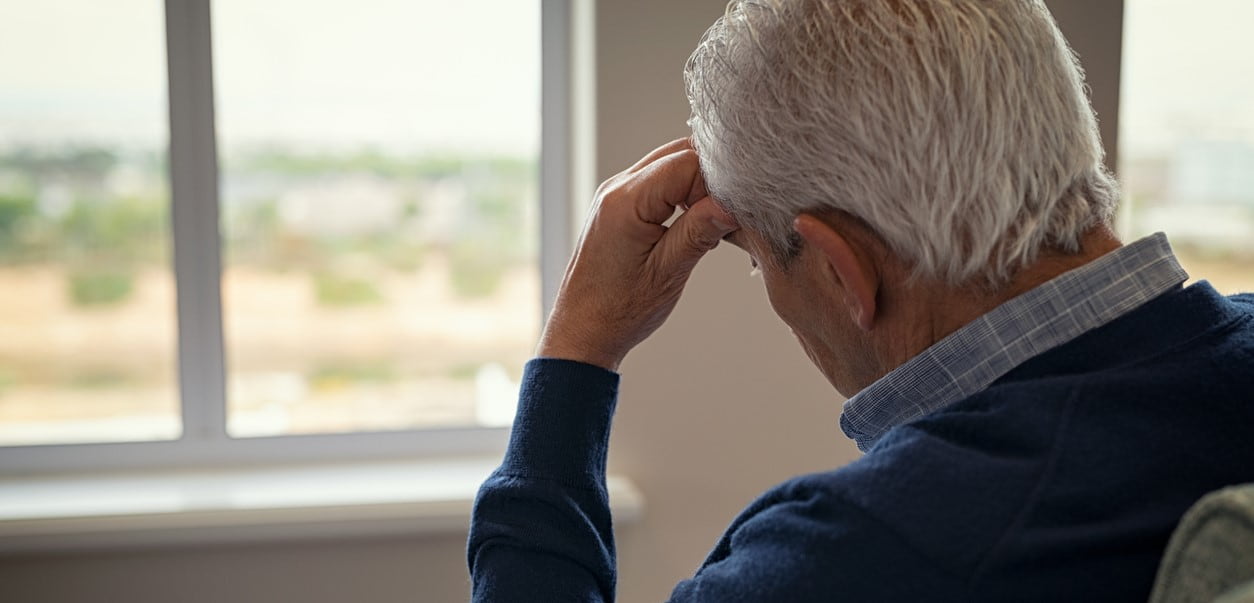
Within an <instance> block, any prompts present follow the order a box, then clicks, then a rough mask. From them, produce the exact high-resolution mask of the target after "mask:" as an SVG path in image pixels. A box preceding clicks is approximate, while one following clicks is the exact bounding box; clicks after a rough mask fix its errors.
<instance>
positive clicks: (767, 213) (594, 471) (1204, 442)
mask: <svg viewBox="0 0 1254 603" xmlns="http://www.w3.org/2000/svg"><path fill="white" fill-rule="evenodd" d="M685 78H686V80H687V84H688V94H689V100H690V103H691V105H692V119H691V121H690V124H691V126H692V137H691V140H690V141H689V140H678V141H675V142H672V143H669V144H667V145H664V146H662V147H660V148H659V149H657V150H656V151H654V152H653V153H651V154H649V155H648V156H646V157H645V158H643V159H642V160H640V162H639V163H637V164H636V165H634V166H632V167H631V168H629V169H627V170H626V171H624V172H623V173H621V174H619V175H617V176H615V177H613V178H611V179H610V180H609V181H607V182H606V183H605V184H604V185H602V187H601V189H600V190H599V192H598V194H597V205H596V209H595V212H594V214H593V217H592V219H591V221H590V222H589V224H588V227H587V230H586V232H585V233H584V237H583V240H582V241H581V243H580V245H579V250H578V252H577V253H576V254H575V256H574V258H573V259H572V260H571V263H570V267H569V269H568V270H567V273H566V278H565V282H564V284H563V286H562V289H561V293H560V294H559V297H558V300H557V305H556V307H555V309H554V311H553V314H552V316H551V317H550V318H549V321H548V324H547V326H546V328H545V332H544V335H543V338H542V340H541V342H540V346H539V350H538V356H539V358H537V359H536V360H533V361H532V362H531V363H529V364H528V366H527V369H526V376H525V378H524V381H523V386H522V392H521V399H520V401H519V408H518V416H517V419H516V421H515V423H514V431H513V434H512V438H511V440H510V445H509V449H508V452H507V454H506V457H505V461H504V463H503V464H502V465H501V467H500V469H498V470H497V471H496V473H494V474H493V475H492V477H490V478H489V479H488V481H487V482H486V483H485V484H484V485H483V488H482V490H481V491H480V494H479V499H478V501H477V503H476V507H475V511H474V517H473V524H472V529H471V535H470V545H469V561H470V568H471V573H472V577H473V582H474V596H475V599H476V600H484V601H487V600H492V601H576V600H577V601H593V600H596V601H601V600H605V601H608V600H611V599H613V597H614V584H615V577H616V574H615V566H614V563H615V562H614V543H613V538H612V534H611V523H610V514H609V509H608V507H607V504H606V491H605V481H604V480H605V455H606V446H607V438H608V434H609V429H610V419H611V415H612V414H613V409H614V404H615V397H616V388H617V383H618V376H617V374H616V373H615V371H617V370H618V367H619V363H620V362H621V361H622V360H623V357H624V356H625V355H626V354H627V353H628V351H629V350H631V348H632V347H633V346H635V345H636V344H638V343H640V342H641V341H642V340H643V339H645V338H646V337H647V336H648V335H649V334H650V333H652V332H653V331H654V330H655V329H657V328H658V327H660V326H661V325H662V323H663V322H664V321H665V320H666V317H667V315H668V314H669V312H670V311H671V309H672V308H673V307H674V305H675V303H676V301H677V300H678V298H679V295H680V292H681V291H682V289H683V286H684V283H685V281H686V280H687V278H688V275H689V273H690V272H691V270H692V269H693V267H694V266H695V265H696V264H697V262H698V260H699V259H700V258H701V256H702V255H703V254H704V253H705V252H706V251H708V250H709V249H711V248H713V247H714V246H716V245H717V244H718V243H719V241H720V240H723V239H726V240H728V241H730V242H731V243H732V244H734V245H736V246H737V247H740V248H742V249H744V250H745V251H746V252H748V254H749V256H750V258H751V259H752V260H751V261H752V262H753V263H754V264H755V265H756V266H757V267H759V268H760V269H761V271H762V274H763V276H764V280H765V285H766V290H767V292H768V294H769V297H770V300H771V304H772V306H773V307H774V309H775V311H776V312H777V313H778V314H779V315H780V316H781V317H782V318H783V319H784V321H785V322H786V323H787V324H788V325H789V326H790V327H791V328H792V330H793V332H794V333H795V334H796V336H797V339H798V340H799V341H800V342H801V345H802V347H804V348H805V351H806V353H807V354H808V355H809V357H810V358H811V359H812V360H813V362H814V364H815V365H816V366H817V367H818V368H819V370H820V371H822V372H823V374H824V375H825V376H826V377H827V378H828V380H829V381H830V382H831V384H832V385H833V386H834V387H835V388H836V389H837V390H838V391H840V392H841V393H842V394H845V395H847V396H849V399H848V401H847V402H846V403H845V408H844V414H843V416H842V418H841V428H842V429H843V430H844V432H845V433H846V434H847V435H848V436H849V437H851V438H853V439H854V440H855V441H856V442H857V444H858V446H859V448H861V449H862V450H863V451H865V452H866V454H865V456H863V457H862V458H861V459H859V460H857V461H856V462H854V463H852V464H850V465H848V466H846V467H843V468H840V469H836V470H833V471H830V472H826V473H820V474H816V475H809V476H805V477H801V478H797V479H794V480H791V481H788V482H786V483H784V484H782V485H780V486H778V487H776V488H774V489H772V490H770V491H769V492H767V493H765V494H764V495H762V497H761V498H759V499H758V500H757V501H756V502H754V503H753V504H752V505H751V506H750V507H749V508H748V509H746V510H745V511H744V512H743V513H742V514H741V515H740V517H739V518H737V519H736V520H735V521H734V522H733V523H732V525H731V526H730V527H729V528H728V529H727V532H726V534H725V535H724V536H723V538H722V539H721V540H720V541H719V542H718V543H717V544H716V545H715V546H714V549H713V551H712V552H711V553H710V555H709V557H708V558H707V559H706V560H705V562H704V564H702V565H701V567H700V569H699V570H698V571H697V572H696V575H695V576H693V577H692V578H691V579H690V580H686V581H684V582H681V583H680V584H679V585H678V586H677V587H676V588H675V590H674V593H673V595H672V598H673V600H674V601H786V602H796V601H834V600H845V601H883V600H900V601H907V600H909V601H914V600H925V601H1012V600H1013V601H1026V600H1040V601H1060V600H1093V601H1144V600H1145V599H1146V597H1147V596H1148V594H1149V591H1150V587H1151V584H1152V582H1153V578H1154V573H1155V569H1156V568H1157V566H1158V561H1159V558H1160V557H1161V555H1162V552H1163V549H1164V546H1165V545H1166V542H1167V539H1168V537H1169V535H1170V533H1171V531H1172V529H1173V527H1174V526H1175V524H1176V522H1177V521H1178V520H1179V518H1180V516H1181V515H1182V514H1183V513H1184V511H1185V509H1187V508H1188V507H1189V505H1190V504H1191V503H1193V502H1194V501H1196V500H1197V499H1198V498H1199V497H1201V496H1202V495H1203V494H1204V493H1206V492H1208V491H1211V490H1214V489H1217V488H1220V487H1223V486H1225V485H1229V484H1234V483H1239V482H1243V481H1254V436H1251V433H1250V430H1251V426H1254V296H1250V295H1245V296H1234V297H1227V298H1225V297H1223V296H1220V295H1218V294H1217V293H1216V292H1215V291H1214V290H1213V289H1212V288H1211V287H1210V286H1209V285H1207V284H1206V283H1199V284H1195V285H1192V286H1189V287H1184V286H1183V283H1184V281H1185V280H1186V278H1187V276H1186V274H1185V273H1184V271H1183V270H1182V269H1181V268H1180V266H1179V264H1177V262H1176V260H1175V258H1174V257H1173V255H1172V252H1171V249H1170V247H1169V246H1168V244H1167V240H1166V239H1165V237H1164V236H1163V235H1161V234H1158V235H1154V236H1151V237H1148V238H1145V239H1141V240H1139V241H1135V242H1132V243H1130V244H1127V245H1123V244H1121V242H1120V241H1119V240H1118V239H1117V238H1116V237H1115V235H1114V234H1113V233H1112V231H1111V227H1110V224H1111V217H1112V215H1113V213H1114V210H1115V205H1116V200H1117V192H1116V187H1115V184H1114V182H1113V181H1112V179H1111V177H1110V175H1109V174H1108V173H1107V172H1106V171H1105V170H1104V169H1103V167H1102V159H1103V157H1102V147H1101V144H1100V141H1099V139H1098V135H1097V130H1096V127H1095V120H1094V116H1093V113H1092V110H1091V108H1090V107H1089V104H1088V102H1087V100H1086V98H1085V93H1084V88H1083V82H1082V80H1081V75H1080V70H1079V68H1078V66H1077V65H1076V62H1075V60H1074V58H1073V56H1072V54H1071V52H1070V50H1069V48H1068V46H1067V44H1066V42H1065V41H1064V40H1063V38H1062V36H1061V34H1060V33H1059V31H1058V29H1057V27H1056V25H1055V23H1054V21H1053V19H1052V17H1051V16H1050V15H1049V13H1048V12H1047V10H1046V9H1045V8H1044V6H1043V5H1042V4H1041V2H1040V1H1039V0H915V1H908V0H895V1H888V0H757V1H744V2H737V3H733V4H732V6H730V7H729V9H728V12H727V14H726V15H725V16H724V17H723V18H722V19H720V20H719V21H718V22H716V23H715V25H714V26H713V27H712V28H711V29H710V31H709V32H708V33H707V34H706V36H705V37H704V38H703V39H702V41H701V43H700V45H699V47H698V48H697V50H696V52H695V53H694V54H693V56H692V58H691V59H690V60H689V63H688V66H687V69H686V71H685ZM676 208H683V209H686V210H687V211H686V212H684V213H683V214H682V215H680V216H679V217H678V218H677V219H676V220H675V221H674V222H673V223H672V224H671V225H670V226H669V227H668V226H665V225H664V222H666V221H667V220H668V219H669V218H671V216H672V213H674V212H675V211H676Z"/></svg>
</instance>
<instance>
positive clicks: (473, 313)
mask: <svg viewBox="0 0 1254 603" xmlns="http://www.w3.org/2000/svg"><path fill="white" fill-rule="evenodd" d="M374 4H376V5H375V6H371V7H370V8H369V9H367V8H366V7H365V6H363V5H361V4H360V3H359V2H350V1H344V0H330V1H323V2H308V1H307V0H267V1H266V2H255V1H252V0H215V2H214V4H213V8H214V23H213V25H214V27H213V34H214V40H213V42H214V44H213V47H214V70H215V73H214V75H215V78H214V81H215V89H216V92H217V99H218V103H217V125H218V145H219V156H220V160H221V166H222V170H221V175H222V176H221V191H220V198H221V200H222V205H221V211H222V218H223V219H222V225H223V238H224V242H225V249H224V250H223V251H224V254H223V256H224V260H225V261H224V269H223V303H224V308H223V310H224V315H225V319H226V320H225V324H224V326H225V336H226V358H227V376H228V377H227V379H228V389H227V398H228V401H229V404H228V407H227V425H228V430H229V432H230V434H231V435H233V436H256V435H283V434H291V433H321V432H336V431H360V430H381V429H407V428H424V427H442V426H467V425H480V424H490V425H500V424H503V423H508V421H509V420H510V418H511V417H512V416H513V405H514V400H515V398H516V396H517V386H516V381H517V379H518V378H519V377H520V374H521V371H522V365H523V363H524V362H525V361H526V360H527V358H529V357H530V354H531V351H532V348H533V346H534V345H535V341H536V338H537V336H538V334H539V320H540V313H541V311H540V287H539V284H540V278H539V271H538V262H537V260H536V253H537V242H538V240H539V235H538V233H537V227H538V224H539V222H538V220H537V213H538V212H537V209H538V202H537V186H536V179H537V175H538V172H537V166H536V161H537V158H538V150H539V149H538V143H539V115H540V113H539V110H540V108H539V93H540V77H539V75H540V57H539V54H540V39H539V38H540V28H539V10H538V9H539V6H538V4H537V3H535V2H519V1H517V0H495V1H493V2H489V3H486V4H485V3H482V2H460V3H459V2H452V3H450V2H440V1H434V0H427V1H422V2H383V3H379V2H376V3H374ZM450 24H458V25H460V27H455V26H450Z"/></svg>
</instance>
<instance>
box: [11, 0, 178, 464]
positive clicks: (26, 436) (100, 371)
mask: <svg viewBox="0 0 1254 603" xmlns="http://www.w3.org/2000/svg"><path fill="white" fill-rule="evenodd" d="M163 32H164V29H163V24H162V8H161V3H160V2H159V1H158V0H111V1H110V2H98V1H96V0H49V1H46V2H10V3H8V4H6V6H5V8H4V10H3V17H0V292H2V293H0V445H12V444H51V443H68V442H104V441H140V440H158V439H169V438H175V437H177V436H178V432H179V429H180V427H179V421H178V416H177V413H178V403H177V388H176V381H175V371H176V369H175V362H174V357H175V309H174V303H175V302H174V283H173V275H172V274H171V270H170V246H169V236H168V234H167V233H168V227H167V215H168V209H169V191H168V186H167V179H166V169H165V156H166V153H165V149H166V139H167V127H166V104H165V98H166V77H165V73H166V71H165V70H166V65H165V37H164V33H163Z"/></svg>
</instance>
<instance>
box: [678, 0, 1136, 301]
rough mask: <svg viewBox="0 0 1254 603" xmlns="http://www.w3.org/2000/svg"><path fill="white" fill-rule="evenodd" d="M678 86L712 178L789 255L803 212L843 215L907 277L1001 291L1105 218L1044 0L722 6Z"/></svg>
mask: <svg viewBox="0 0 1254 603" xmlns="http://www.w3.org/2000/svg"><path fill="white" fill-rule="evenodd" d="M684 80H685V82H686V85H687V91H688V101H689V103H690V104H691V106H692V118H691V119H690V120H689V125H690V126H691V127H692V140H693V144H694V146H695V148H696V150H697V153H698V155H699V156H700V158H701V163H702V171H703V172H704V175H705V179H706V186H707V189H708V190H709V191H710V193H711V195H713V196H714V198H715V199H716V200H717V201H718V202H719V203H720V204H721V205H723V207H725V208H726V209H727V210H728V211H729V213H731V214H732V215H733V216H734V217H735V218H736V219H737V220H738V221H739V222H740V224H741V225H742V226H744V227H747V228H750V229H753V230H755V231H757V232H759V233H761V234H762V235H764V236H765V237H766V238H767V240H769V241H771V243H772V245H773V247H774V249H775V251H776V254H777V255H779V254H781V253H783V254H784V255H780V257H783V258H785V261H786V258H787V257H788V253H787V252H786V251H784V252H781V250H786V249H788V247H789V245H790V241H791V245H793V246H794V247H795V246H796V245H797V244H798V243H797V239H796V235H795V233H794V232H793V229H792V221H793V219H794V218H795V217H796V216H797V215H799V214H800V213H802V212H823V211H831V210H839V211H842V212H845V213H847V214H850V215H853V216H854V217H856V218H859V219H861V220H862V221H863V222H865V223H866V224H867V225H868V226H869V227H870V228H871V230H873V231H874V232H875V233H876V234H877V235H879V236H880V237H881V238H882V239H884V241H885V242H886V243H887V244H888V245H889V246H890V248H891V249H892V250H893V251H894V252H895V253H896V254H898V255H899V256H901V257H902V258H904V259H905V260H907V261H908V262H910V263H911V264H912V266H913V267H914V274H915V275H916V276H924V277H931V278H936V279H940V280H943V281H944V282H947V283H949V284H959V283H964V282H970V281H971V280H972V279H982V280H983V282H984V283H985V284H987V285H988V286H991V287H998V286H1000V285H1002V284H1005V283H1006V282H1007V281H1008V280H1009V279H1010V277H1011V276H1012V275H1013V274H1014V273H1015V272H1016V271H1017V269H1018V268H1020V267H1022V266H1024V265H1025V264H1028V263H1030V262H1032V261H1033V260H1034V259H1035V258H1036V257H1037V254H1038V253H1039V252H1040V250H1041V249H1042V247H1044V246H1050V247H1052V248H1056V249H1059V250H1061V251H1064V252H1068V253H1075V252H1077V251H1079V246H1080V237H1081V235H1082V234H1083V233H1084V232H1085V231H1087V230H1089V229H1090V228H1092V227H1094V226H1095V225H1098V224H1101V223H1106V224H1109V222H1110V220H1111V217H1112V216H1113V214H1114V210H1115V205H1116V203H1117V198H1118V190H1117V186H1116V184H1115V182H1114V180H1113V178H1112V177H1111V176H1110V174H1109V173H1108V172H1107V171H1106V169H1105V168H1104V167H1103V164H1102V161H1103V150H1102V145H1101V140H1100V138H1099V136H1098V133H1097V123H1096V117H1095V116H1094V114H1093V110H1092V108H1091V106H1090V105H1089V102H1088V98H1087V95H1086V92H1085V89H1084V83H1083V74H1082V72H1081V69H1080V66H1079V62H1078V61H1077V59H1076V57H1075V55H1074V54H1073V53H1072V51H1071V49H1070V47H1069V46H1068V45H1067V42H1066V41H1065V40H1064V39H1063V37H1062V34H1061V32H1059V31H1058V26H1057V24H1055V22H1054V19H1053V17H1052V16H1051V15H1050V14H1049V11H1048V10H1047V9H1046V8H1045V6H1044V5H1043V4H1042V2H1040V1H1039V0H893V1H888V0H743V1H733V2H732V3H731V4H730V5H728V7H727V12H726V14H725V15H724V16H723V17H721V18H720V19H719V20H718V21H716V22H715V23H714V25H713V26H712V27H710V29H709V31H707V32H706V34H705V36H704V37H702V39H701V42H700V44H699V45H698V46H697V49H696V51H695V52H693V54H692V57H691V58H689V60H688V63H687V65H686V66H685V69H684Z"/></svg>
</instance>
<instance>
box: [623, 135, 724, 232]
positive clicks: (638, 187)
mask: <svg viewBox="0 0 1254 603" xmlns="http://www.w3.org/2000/svg"><path fill="white" fill-rule="evenodd" d="M623 186H624V187H625V188H626V189H628V190H631V191H632V193H633V194H631V195H630V198H632V199H633V200H634V202H635V211H636V215H637V216H638V217H639V218H640V219H641V220H643V221H645V222H648V223H650V224H661V223H663V222H665V221H667V220H669V219H670V218H671V215H672V214H674V213H675V208H676V207H679V206H681V205H682V206H687V205H689V204H691V203H693V202H695V201H697V200H699V199H702V198H704V197H706V196H708V194H709V193H707V192H706V190H705V180H704V179H703V178H702V177H701V166H700V163H699V161H698V159H697V153H696V151H693V150H692V149H685V150H682V151H677V152H675V153H671V154H670V155H667V156H665V157H662V158H661V159H658V160H656V161H654V162H653V163H650V164H649V165H647V166H645V167H644V169H642V170H640V172H638V173H636V174H633V175H632V176H631V177H630V180H629V181H625V182H624V183H623Z"/></svg>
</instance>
